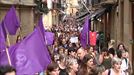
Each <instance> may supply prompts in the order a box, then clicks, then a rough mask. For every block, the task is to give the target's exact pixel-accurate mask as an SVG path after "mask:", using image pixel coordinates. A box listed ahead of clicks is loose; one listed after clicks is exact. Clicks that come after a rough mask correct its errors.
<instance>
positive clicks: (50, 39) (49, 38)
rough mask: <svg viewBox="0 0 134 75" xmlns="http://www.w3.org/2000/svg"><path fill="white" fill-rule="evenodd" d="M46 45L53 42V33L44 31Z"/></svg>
mask: <svg viewBox="0 0 134 75" xmlns="http://www.w3.org/2000/svg"><path fill="white" fill-rule="evenodd" d="M45 36H46V41H47V43H46V44H47V45H52V44H53V42H54V33H52V32H45Z"/></svg>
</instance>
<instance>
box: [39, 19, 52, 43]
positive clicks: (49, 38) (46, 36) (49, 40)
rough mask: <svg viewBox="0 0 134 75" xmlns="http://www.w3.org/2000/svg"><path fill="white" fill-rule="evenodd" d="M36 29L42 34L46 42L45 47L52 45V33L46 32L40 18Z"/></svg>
mask: <svg viewBox="0 0 134 75" xmlns="http://www.w3.org/2000/svg"><path fill="white" fill-rule="evenodd" d="M38 27H39V29H40V31H41V32H42V33H43V34H42V36H43V38H44V39H45V41H46V45H52V44H53V41H54V33H52V32H47V31H46V30H45V29H44V26H43V20H42V17H41V18H40V19H39V22H38Z"/></svg>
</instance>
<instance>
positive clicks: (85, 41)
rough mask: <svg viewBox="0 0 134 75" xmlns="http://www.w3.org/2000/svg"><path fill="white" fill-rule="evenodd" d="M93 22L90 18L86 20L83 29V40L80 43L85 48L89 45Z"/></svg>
mask: <svg viewBox="0 0 134 75" xmlns="http://www.w3.org/2000/svg"><path fill="white" fill-rule="evenodd" d="M90 23H91V20H89V17H87V18H86V19H85V23H84V25H83V29H82V31H81V38H80V42H81V45H82V47H83V48H86V47H87V45H89V30H90V25H91V24H90Z"/></svg>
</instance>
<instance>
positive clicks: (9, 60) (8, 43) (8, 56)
mask: <svg viewBox="0 0 134 75" xmlns="http://www.w3.org/2000/svg"><path fill="white" fill-rule="evenodd" d="M4 24H5V23H4ZM4 28H5V30H6V32H7V29H6V27H5V25H4ZM6 39H7V47H9V46H10V40H9V35H8V34H7V38H6ZM7 47H6V54H7V59H8V63H9V65H10V66H11V65H12V63H11V59H10V55H9V50H8V48H7Z"/></svg>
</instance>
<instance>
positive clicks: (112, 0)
mask: <svg viewBox="0 0 134 75" xmlns="http://www.w3.org/2000/svg"><path fill="white" fill-rule="evenodd" d="M116 3H117V0H101V3H100V4H101V5H102V6H105V5H114V4H116Z"/></svg>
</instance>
